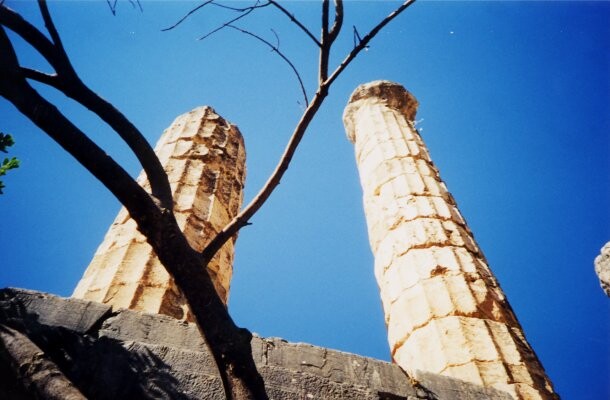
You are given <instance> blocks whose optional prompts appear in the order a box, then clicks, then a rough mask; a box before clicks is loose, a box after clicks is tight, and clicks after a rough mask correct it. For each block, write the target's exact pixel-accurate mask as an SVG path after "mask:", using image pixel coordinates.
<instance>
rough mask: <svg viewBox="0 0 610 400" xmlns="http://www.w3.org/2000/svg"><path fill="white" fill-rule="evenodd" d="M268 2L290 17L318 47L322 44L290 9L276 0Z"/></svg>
mask: <svg viewBox="0 0 610 400" xmlns="http://www.w3.org/2000/svg"><path fill="white" fill-rule="evenodd" d="M269 3H270V4H271V5H273V6H274V7H275V8H277V9H278V10H280V11H281V12H282V13H283V14H284V15H286V16H287V17H288V18H290V21H292V22H293V23H294V24H295V25H296V26H298V27H299V28H300V29H301V30H302V31H303V32H304V33H305V34H306V35H307V36H308V37H309V38H310V39H311V40H313V41H314V43H315V44H316V45H318V47H322V44H321V43H320V42H319V41H318V39H317V38H316V37H315V35H314V34H313V33H311V31H310V30H309V29H307V27H306V26H305V25H303V24H302V23H301V21H299V20H298V19H296V18H295V16H294V15H293V14H291V13H290V11H288V10H287V9H285V8H284V7H282V6H281V5H280V4H279V3H278V2H277V1H275V0H269Z"/></svg>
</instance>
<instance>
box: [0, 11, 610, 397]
mask: <svg viewBox="0 0 610 400" xmlns="http://www.w3.org/2000/svg"><path fill="white" fill-rule="evenodd" d="M6 3H7V4H8V5H9V6H10V7H12V8H14V9H16V10H18V11H20V12H22V13H23V15H24V16H25V17H26V18H28V19H30V20H31V21H34V22H36V23H37V24H40V17H39V16H38V13H37V7H36V5H35V3H34V2H32V1H10V0H8V1H6ZM193 4H195V3H187V2H172V3H169V2H144V3H143V12H141V13H140V12H139V11H137V10H134V9H132V7H131V6H130V5H129V3H128V2H124V3H122V4H120V5H119V8H118V13H117V16H112V14H111V13H110V11H109V10H108V7H107V5H106V3H105V2H102V1H87V2H84V1H83V2H77V1H63V2H52V3H51V12H52V14H53V16H54V17H55V21H56V24H57V26H58V29H59V32H60V34H61V35H62V37H63V38H64V44H65V46H66V48H67V51H68V53H69V54H70V56H71V58H72V60H73V62H74V65H75V67H76V69H77V71H78V72H79V73H80V74H81V77H82V78H83V80H84V81H85V82H86V83H88V84H89V85H90V86H91V87H92V88H93V89H94V90H96V91H97V92H98V93H100V94H101V95H102V96H103V97H105V98H106V99H108V100H110V101H111V102H113V103H114V104H115V105H116V106H117V107H118V108H120V109H121V110H122V111H123V112H124V113H125V114H126V115H127V116H128V117H129V118H130V119H131V120H132V121H133V122H134V123H135V124H136V125H137V126H138V127H139V128H140V129H141V130H142V131H143V132H144V134H145V135H146V137H147V138H148V139H149V141H150V142H151V143H155V142H156V140H157V138H158V137H159V135H160V134H161V132H162V131H163V129H165V128H166V127H167V126H168V125H169V124H170V123H171V121H172V120H173V119H174V118H175V117H176V116H177V115H179V114H181V113H184V112H187V111H189V110H191V109H192V108H194V107H197V106H200V105H211V106H213V107H214V108H215V109H216V110H217V112H219V113H220V114H221V115H223V116H224V117H225V118H226V119H228V120H230V121H231V122H233V123H235V124H237V125H238V126H239V127H240V129H241V131H242V133H243V135H244V136H245V140H246V146H247V152H248V161H247V168H248V177H247V182H246V199H247V200H248V199H250V198H252V196H253V195H254V194H255V193H256V191H257V190H258V189H259V188H260V186H261V185H262V183H263V182H264V180H265V179H266V177H267V176H268V174H269V173H270V171H271V170H272V168H273V167H274V165H275V163H276V162H277V159H278V157H279V154H280V153H281V151H282V150H283V147H284V146H285V143H286V141H287V139H288V137H289V135H290V133H291V131H292V128H293V127H294V124H295V123H296V121H297V120H298V118H299V116H300V113H301V111H302V108H303V106H302V100H301V99H300V97H299V96H300V91H299V87H298V85H297V84H296V80H295V79H294V76H293V75H292V73H291V71H290V69H289V68H288V66H287V65H286V64H284V63H283V62H282V61H281V60H280V59H279V57H277V55H275V54H273V53H271V52H270V51H269V49H268V48H265V47H264V46H262V45H260V44H259V43H258V42H256V41H253V40H252V39H250V38H248V37H246V36H244V35H241V34H239V33H237V32H234V31H229V30H226V31H222V32H219V33H218V34H215V35H214V36H212V37H210V38H208V39H206V40H204V41H197V40H196V39H197V38H198V37H199V36H201V35H203V34H205V33H207V32H208V31H210V30H212V29H213V28H215V27H216V26H218V25H219V24H220V23H221V22H222V21H224V20H226V19H227V18H231V16H232V15H231V14H230V13H228V12H227V11H223V10H221V9H218V8H209V9H205V10H204V11H201V12H199V13H197V14H195V15H194V16H193V17H192V18H191V19H190V20H188V21H187V22H185V23H184V24H183V25H181V26H180V27H179V28H178V29H176V30H174V31H171V32H167V33H162V32H160V29H161V28H163V27H166V26H168V25H170V24H171V23H173V22H175V21H176V20H177V19H178V18H180V17H181V16H182V15H183V14H184V13H185V12H186V11H188V10H189V9H190V8H191V7H192V6H193ZM285 5H286V7H288V8H289V9H290V10H292V11H293V12H294V13H295V14H296V15H297V16H298V17H300V18H302V20H303V22H304V23H306V24H307V25H308V26H309V27H310V28H311V29H312V30H313V31H314V32H318V30H319V29H318V19H319V17H318V13H319V9H318V7H319V5H318V3H315V2H286V3H285ZM396 5H397V3H395V2H375V3H373V2H351V1H348V2H346V5H345V8H346V22H345V28H344V32H343V35H342V36H341V37H340V38H339V40H338V45H337V49H335V53H334V56H333V57H332V62H333V63H336V62H338V60H340V59H342V58H343V56H344V55H345V54H346V52H347V51H349V50H350V48H351V46H352V45H353V39H352V26H353V25H355V26H356V27H357V29H358V31H359V32H360V33H361V34H363V33H365V32H367V31H368V29H370V28H371V27H372V26H373V24H374V23H375V21H377V20H379V19H380V18H382V17H383V16H384V15H385V14H387V13H388V12H389V11H390V9H392V8H393V7H395V6H396ZM240 26H242V27H247V28H248V29H251V30H253V31H255V32H257V33H259V34H260V35H262V36H264V37H266V38H268V39H269V40H274V36H273V34H272V33H271V31H270V28H273V29H274V30H275V31H276V32H277V33H278V36H279V38H280V43H281V44H280V46H281V49H282V50H283V51H284V52H285V53H286V55H287V56H289V57H291V59H292V60H293V62H294V63H295V64H296V65H297V66H298V67H299V69H300V71H301V74H302V75H303V78H304V80H305V81H306V85H307V88H308V89H309V91H310V92H313V90H314V89H313V88H314V85H315V82H316V77H315V69H316V65H317V56H316V54H315V50H316V49H315V48H314V46H313V43H312V42H310V41H309V40H308V39H307V38H305V37H303V35H302V34H301V33H300V32H299V31H298V30H297V29H295V27H294V25H291V24H290V23H289V21H287V19H286V18H284V17H283V16H282V15H279V14H278V13H277V12H274V11H273V10H272V9H270V8H268V9H265V10H261V11H259V12H257V13H254V14H251V16H249V17H248V18H247V19H246V20H244V21H242V23H241V25H240ZM17 50H18V52H19V55H20V59H21V60H22V62H23V63H24V64H27V65H29V66H33V67H37V68H40V69H45V70H48V67H47V66H46V65H45V64H44V63H41V61H40V59H39V58H37V57H35V56H33V54H32V52H31V51H30V50H29V49H28V48H27V46H26V45H24V44H23V43H21V42H18V43H17ZM376 79H388V80H392V81H396V82H399V83H401V84H403V85H404V86H405V87H406V88H407V89H408V90H410V91H411V92H412V93H413V94H414V95H415V96H416V97H417V99H418V100H419V102H420V109H419V112H418V116H417V119H418V120H419V121H420V122H419V124H418V126H419V127H420V128H421V130H422V131H421V133H422V136H423V138H424V140H425V142H426V143H427V145H428V147H429V149H430V152H431V156H432V159H433V160H434V162H435V163H436V164H437V166H438V167H439V169H440V171H441V176H442V178H443V179H444V180H445V182H446V183H447V185H448V187H449V190H450V191H451V192H452V193H453V195H454V197H455V198H456V200H457V202H458V205H459V207H460V209H461V211H462V213H463V214H464V216H465V217H466V220H467V221H468V223H469V226H470V227H471V229H472V230H473V232H474V233H475V237H476V239H477V241H478V242H479V244H480V246H481V247H482V249H483V251H484V252H485V254H486V256H487V258H488V261H489V263H490V266H491V268H492V269H493V271H494V272H495V274H496V276H497V277H498V280H499V282H500V284H501V285H502V287H503V289H504V291H505V292H506V294H507V296H508V298H509V300H510V302H511V304H512V306H513V308H514V309H515V312H516V314H517V316H518V317H519V320H520V322H521V323H522V325H523V327H524V330H525V332H526V335H527V338H528V339H529V341H530V343H531V344H532V345H533V347H534V349H535V350H536V352H537V353H538V355H539V357H540V358H541V360H542V363H543V364H544V366H545V368H546V370H547V372H548V374H549V376H550V378H551V380H552V381H553V382H554V384H555V387H556V389H557V391H558V392H559V393H560V394H561V395H562V396H563V398H564V399H591V400H593V399H602V398H610V387H609V385H610V384H609V382H610V380H609V377H610V365H609V364H610V350H609V348H610V347H609V337H610V317H609V315H610V313H609V312H610V299H608V298H606V297H605V296H604V294H603V292H602V290H601V289H600V287H599V284H598V281H597V279H596V276H595V274H594V271H593V259H594V257H595V256H596V255H597V254H598V253H599V249H600V248H601V246H602V245H603V244H604V243H605V242H606V241H608V240H610V185H609V183H610V182H609V178H610V161H609V160H610V157H609V152H610V3H608V2H592V3H586V2H512V1H504V2H478V1H470V2H421V3H417V4H415V5H414V6H413V7H412V8H410V9H409V10H407V11H406V12H405V13H404V14H403V15H402V16H401V17H400V18H399V19H398V20H396V21H395V22H394V23H393V24H392V25H390V26H389V27H388V29H386V30H385V31H383V32H382V33H381V34H380V35H379V36H378V37H377V38H376V39H375V41H374V42H373V43H372V44H371V47H370V49H369V50H368V51H367V52H365V53H363V54H362V55H361V57H360V58H359V59H358V60H356V61H355V63H354V64H353V65H352V66H351V67H350V68H349V69H348V70H347V71H346V73H345V75H343V76H342V77H341V78H340V79H339V80H338V81H337V82H336V85H335V86H334V87H333V88H332V89H331V91H330V96H329V98H328V100H327V102H326V103H325V105H324V106H323V108H322V110H321V111H320V113H319V115H318V116H317V119H316V121H315V123H314V124H313V125H312V126H311V128H310V129H309V131H308V133H307V135H306V137H305V139H304V141H303V143H302V146H301V148H300V149H299V151H298V152H297V155H296V157H295V159H294V163H293V165H292V166H291V168H290V169H289V171H288V173H287V174H286V176H285V177H284V179H283V180H282V184H281V185H280V186H279V188H278V190H277V191H276V193H275V194H274V195H273V196H272V198H271V199H270V201H269V202H268V203H267V204H266V205H265V206H264V208H263V209H262V210H261V212H260V213H259V214H258V215H256V216H255V217H254V218H253V220H252V222H253V223H254V224H253V225H252V226H249V227H247V228H245V229H244V230H243V231H242V232H241V234H240V236H239V240H238V242H237V249H236V251H237V255H236V261H235V273H234V279H233V284H232V289H231V297H230V304H229V307H230V311H231V313H232V315H233V316H234V318H235V319H236V320H237V322H238V323H239V324H240V325H242V326H245V327H247V328H249V329H250V330H252V331H254V332H257V333H259V334H261V335H263V336H279V337H283V338H285V339H287V340H290V341H302V342H307V343H312V344H315V345H320V346H326V347H331V348H335V349H340V350H344V351H348V352H352V353H357V354H362V355H366V356H371V357H376V358H380V359H385V360H388V359H389V355H388V346H387V342H386V336H385V327H384V323H383V316H382V311H381V304H380V300H379V296H378V290H377V285H376V283H375V280H374V276H373V261H372V256H371V252H370V249H369V247H368V242H367V237H366V227H365V221H364V214H363V211H362V205H361V190H360V187H359V183H358V176H357V170H356V165H355V161H354V156H353V147H352V145H351V144H350V143H349V142H348V141H347V139H346V138H345V132H344V129H343V126H342V122H341V115H342V112H343V108H344V106H345V104H346V103H347V99H348V97H349V95H350V93H351V92H352V91H353V89H354V88H355V87H356V86H357V85H359V84H361V83H364V82H369V81H372V80H376ZM41 91H42V93H44V94H45V96H48V97H49V98H50V99H52V100H54V101H56V102H57V103H58V104H59V105H60V107H61V109H62V111H64V112H65V113H66V114H67V115H69V116H71V117H72V118H73V119H74V121H76V122H77V123H78V125H79V126H80V127H82V129H83V130H84V131H85V132H87V133H88V134H90V136H91V137H92V138H94V139H95V140H98V141H99V143H100V144H101V145H103V146H104V148H105V149H106V150H107V151H108V152H109V153H110V154H111V155H113V156H114V157H115V158H116V159H117V160H118V161H120V162H121V163H123V164H124V165H125V166H126V168H127V169H128V170H129V171H130V172H131V173H132V174H134V175H137V173H138V172H139V169H140V168H139V166H138V165H137V163H136V161H134V158H133V157H132V156H130V155H129V154H128V152H127V151H126V150H125V146H124V145H122V144H121V143H120V142H119V141H118V140H117V139H116V138H114V137H113V133H112V132H111V131H110V130H109V129H107V128H106V127H105V126H103V125H102V124H101V123H100V122H99V121H98V120H96V119H95V118H92V117H91V116H90V115H89V114H88V113H87V112H86V111H85V110H83V109H82V108H80V107H79V106H78V105H76V104H74V103H72V102H70V101H67V100H66V99H65V98H64V97H63V96H62V95H60V94H58V93H56V92H53V91H51V90H47V89H44V90H43V89H41ZM0 116H1V119H0V129H1V130H2V131H3V132H9V133H12V134H13V135H14V137H15V139H16V141H17V144H16V145H15V146H14V147H13V148H12V149H11V155H15V156H18V157H19V158H20V159H21V162H22V166H21V167H20V168H19V169H18V170H15V171H11V172H9V175H8V176H7V177H5V178H6V179H4V181H5V183H6V185H7V188H6V189H5V193H6V194H4V195H2V196H0V287H4V286H16V287H24V288H29V289H36V290H41V291H47V292H51V293H55V294H59V295H62V296H67V295H70V293H71V291H72V290H73V288H74V287H75V285H76V283H77V281H78V280H79V278H80V276H81V275H82V273H83V271H84V269H85V267H86V266H87V264H88V262H89V261H90V259H91V257H92V255H93V253H94V251H95V249H96V247H97V245H98V244H99V243H100V242H101V240H102V238H103V235H104V233H105V231H106V230H107V228H108V226H109V225H110V223H111V222H112V220H113V219H114V217H115V215H116V213H117V211H118V209H119V204H118V202H117V201H116V200H115V199H114V198H113V197H112V196H111V195H110V194H109V193H108V192H107V191H106V189H105V188H104V187H103V186H102V185H101V184H99V183H98V182H96V181H95V179H94V178H92V177H91V176H89V175H88V174H87V172H86V171H85V170H84V169H83V168H82V167H80V166H79V165H77V164H76V163H75V161H73V160H72V159H71V158H70V157H69V156H68V155H67V154H65V153H64V152H63V151H62V150H61V149H60V148H59V147H58V146H57V145H56V144H55V143H53V142H52V141H51V140H50V139H48V138H47V137H46V136H45V135H44V134H43V133H41V132H40V131H38V130H37V129H36V128H35V127H34V126H33V125H32V124H31V123H30V122H28V121H26V120H25V119H24V118H22V117H21V116H19V115H18V114H17V112H16V111H15V110H14V109H13V108H12V106H11V105H10V104H8V103H7V102H6V101H5V100H3V99H0Z"/></svg>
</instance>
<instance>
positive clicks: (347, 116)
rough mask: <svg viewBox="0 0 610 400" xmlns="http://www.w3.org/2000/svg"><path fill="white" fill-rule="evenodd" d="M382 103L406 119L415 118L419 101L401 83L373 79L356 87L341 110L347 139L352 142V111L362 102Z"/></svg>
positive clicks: (360, 105)
mask: <svg viewBox="0 0 610 400" xmlns="http://www.w3.org/2000/svg"><path fill="white" fill-rule="evenodd" d="M367 103H368V104H382V105H385V106H387V107H389V108H393V109H395V110H396V111H399V112H401V113H402V114H403V115H404V116H405V117H406V118H407V120H408V121H413V120H415V114H416V113H417V106H418V105H419V103H418V102H417V99H415V96H413V95H412V94H411V93H409V92H408V91H407V90H406V89H405V88H404V87H403V86H402V85H399V84H398V83H394V82H390V81H383V80H379V81H373V82H369V83H364V84H362V85H360V86H358V87H357V88H356V90H354V92H353V93H352V95H351V96H350V98H349V101H348V103H347V106H346V107H345V111H344V112H343V123H344V124H345V129H346V131H347V137H348V139H349V140H350V141H351V142H352V143H354V140H355V139H354V132H353V131H354V129H353V128H354V121H353V119H354V113H355V112H356V111H357V110H358V109H360V107H362V106H363V105H364V104H367Z"/></svg>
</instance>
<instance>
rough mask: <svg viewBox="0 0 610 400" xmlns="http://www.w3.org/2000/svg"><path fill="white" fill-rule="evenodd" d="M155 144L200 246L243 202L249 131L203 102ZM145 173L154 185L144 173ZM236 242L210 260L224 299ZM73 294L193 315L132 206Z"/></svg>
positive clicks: (185, 223)
mask: <svg viewBox="0 0 610 400" xmlns="http://www.w3.org/2000/svg"><path fill="white" fill-rule="evenodd" d="M155 152H156V153H157V155H158V156H159V159H160V160H161V163H162V165H163V166H164V168H165V170H166V172H167V174H168V177H169V181H170V184H171V187H172V193H173V196H174V204H175V214H176V219H177V220H178V223H179V225H180V228H181V229H182V231H183V232H184V233H185V235H186V238H187V240H188V242H189V243H190V244H191V246H192V247H193V248H195V249H196V250H199V251H201V250H202V249H203V247H204V245H205V244H206V243H207V242H208V241H209V240H210V239H211V238H212V237H213V236H214V235H215V234H216V233H217V232H218V231H219V230H221V229H222V228H223V227H224V226H225V225H226V224H227V223H228V222H229V221H230V220H231V218H233V217H234V216H235V215H236V214H237V212H238V211H239V208H240V207H241V202H242V197H243V195H242V189H243V184H244V179H245V157H246V156H245V149H244V142H243V138H242V136H241V134H240V133H239V130H238V129H237V127H235V126H234V125H231V124H230V123H228V122H227V121H225V120H224V119H222V118H221V117H220V116H219V115H218V114H216V113H215V112H214V110H213V109H212V108H210V107H200V108H197V109H195V110H193V111H191V112H189V113H186V114H183V115H181V116H179V117H178V118H176V120H175V121H174V122H173V123H172V125H171V126H170V127H169V128H168V129H167V130H166V131H165V132H164V133H163V135H162V136H161V138H160V139H159V142H158V144H157V147H156V149H155ZM138 181H139V182H140V183H143V184H144V186H145V187H147V188H148V182H146V177H145V175H144V174H143V173H142V174H141V175H140V177H139V178H138ZM234 242H235V238H233V239H231V240H229V241H228V242H227V243H226V244H225V245H224V246H223V247H222V249H221V250H220V251H219V252H218V254H217V255H216V256H215V257H214V259H213V260H212V262H211V263H210V265H209V266H208V270H209V273H210V275H211V276H212V279H213V281H214V285H215V287H216V291H217V292H218V294H219V295H220V297H221V299H222V300H223V301H224V302H225V304H226V302H227V298H228V295H229V284H230V281H231V275H232V271H233V245H234ZM73 297H77V298H82V299H87V300H93V301H97V302H101V303H105V304H109V305H111V306H112V307H113V308H129V309H134V310H140V311H146V312H151V313H159V314H166V315H170V316H173V317H175V318H178V319H186V320H191V319H192V318H191V315H190V312H189V311H188V307H187V305H186V303H185V300H184V298H183V296H182V294H181V293H180V291H179V290H178V289H177V288H176V286H175V285H174V283H173V281H172V280H171V279H170V277H169V275H168V273H167V271H166V270H165V268H164V267H163V266H162V265H161V263H160V262H159V259H158V258H157V256H156V255H155V254H154V253H153V250H152V248H151V247H150V245H149V244H148V243H147V242H146V239H145V238H144V236H143V235H142V234H141V233H140V232H138V230H137V228H136V223H135V221H134V220H132V219H131V218H130V217H129V214H128V213H127V210H126V209H125V208H122V209H121V211H120V212H119V214H118V216H117V218H116V219H115V221H114V223H113V224H112V226H111V227H110V229H109V230H108V233H107V234H106V237H105V238H104V241H103V242H102V244H101V245H100V246H99V248H98V249H97V252H96V253H95V255H94V257H93V260H92V261H91V264H90V265H89V267H88V268H87V270H86V271H85V274H84V276H83V277H82V279H81V281H80V282H79V284H78V286H77V287H76V289H75V290H74V294H73Z"/></svg>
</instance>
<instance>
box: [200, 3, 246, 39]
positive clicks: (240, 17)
mask: <svg viewBox="0 0 610 400" xmlns="http://www.w3.org/2000/svg"><path fill="white" fill-rule="evenodd" d="M252 11H254V8H253V9H250V10H248V11H245V12H244V13H243V14H241V15H239V16H238V17H235V18H233V19H232V20H230V21H227V22H225V23H223V24H222V25H220V26H219V27H218V28H216V29H214V30H212V31H211V32H208V33H206V34H205V35H203V36H202V37H200V38H199V39H197V40H204V39H207V38H209V37H210V36H212V35H213V34H215V33H216V32H218V31H220V30H222V29H224V28H226V27H229V26H230V25H231V24H232V23H233V22H237V21H239V20H240V19H242V18H244V17H246V16H247V15H248V14H250V13H251V12H252Z"/></svg>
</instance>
